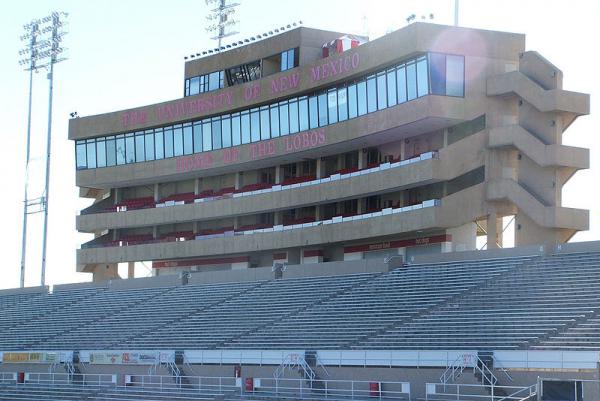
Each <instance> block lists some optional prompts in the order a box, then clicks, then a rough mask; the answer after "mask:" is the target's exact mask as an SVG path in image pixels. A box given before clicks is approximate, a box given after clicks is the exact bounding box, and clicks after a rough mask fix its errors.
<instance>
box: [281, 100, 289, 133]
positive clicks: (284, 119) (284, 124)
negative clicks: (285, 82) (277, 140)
mask: <svg viewBox="0 0 600 401" xmlns="http://www.w3.org/2000/svg"><path fill="white" fill-rule="evenodd" d="M279 128H280V132H281V135H282V136H283V135H287V134H289V133H290V112H289V107H288V103H287V102H281V103H279Z"/></svg>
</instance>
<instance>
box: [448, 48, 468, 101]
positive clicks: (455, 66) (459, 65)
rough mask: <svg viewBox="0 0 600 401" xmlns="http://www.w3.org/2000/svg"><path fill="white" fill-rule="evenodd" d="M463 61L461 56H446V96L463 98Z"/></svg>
mask: <svg viewBox="0 0 600 401" xmlns="http://www.w3.org/2000/svg"><path fill="white" fill-rule="evenodd" d="M464 81H465V59H464V57H462V56H446V95H447V96H464V95H465V93H464V92H465V90H464Z"/></svg>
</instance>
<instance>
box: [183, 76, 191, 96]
mask: <svg viewBox="0 0 600 401" xmlns="http://www.w3.org/2000/svg"><path fill="white" fill-rule="evenodd" d="M189 95H190V80H189V79H186V80H185V89H184V90H183V96H189Z"/></svg>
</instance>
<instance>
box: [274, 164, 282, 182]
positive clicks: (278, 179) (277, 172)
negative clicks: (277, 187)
mask: <svg viewBox="0 0 600 401" xmlns="http://www.w3.org/2000/svg"><path fill="white" fill-rule="evenodd" d="M281 173H282V171H281V166H279V165H277V166H275V184H281V181H283V177H282V176H283V174H281Z"/></svg>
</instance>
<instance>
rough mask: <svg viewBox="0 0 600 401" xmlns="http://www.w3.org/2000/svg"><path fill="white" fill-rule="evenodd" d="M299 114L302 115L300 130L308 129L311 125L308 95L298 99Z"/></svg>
mask: <svg viewBox="0 0 600 401" xmlns="http://www.w3.org/2000/svg"><path fill="white" fill-rule="evenodd" d="M298 114H299V115H300V120H299V123H300V131H306V130H307V129H308V127H309V122H308V121H309V115H308V99H307V98H306V96H304V97H301V98H300V99H299V100H298Z"/></svg>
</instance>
